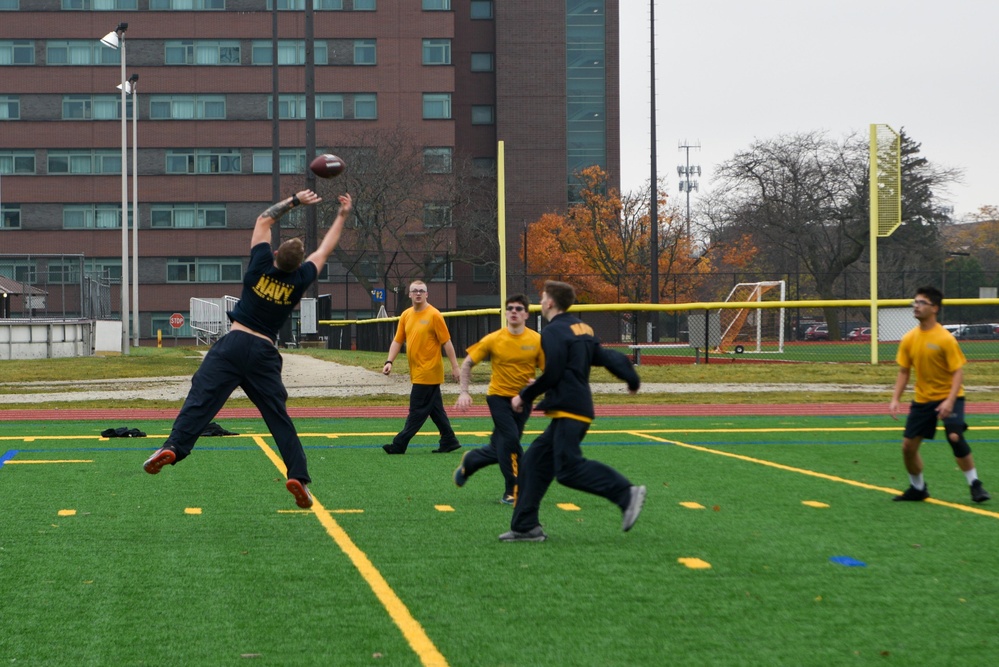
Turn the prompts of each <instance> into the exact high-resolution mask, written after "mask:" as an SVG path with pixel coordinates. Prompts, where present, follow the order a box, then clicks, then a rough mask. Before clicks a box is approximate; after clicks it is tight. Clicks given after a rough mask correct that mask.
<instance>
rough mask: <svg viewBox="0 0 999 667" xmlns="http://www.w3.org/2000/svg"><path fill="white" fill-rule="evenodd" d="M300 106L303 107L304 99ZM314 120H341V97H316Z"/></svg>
mask: <svg viewBox="0 0 999 667" xmlns="http://www.w3.org/2000/svg"><path fill="white" fill-rule="evenodd" d="M302 106H303V108H304V106H305V98H304V97H303V98H302ZM303 118H304V116H303ZM316 119H317V120H343V95H316Z"/></svg>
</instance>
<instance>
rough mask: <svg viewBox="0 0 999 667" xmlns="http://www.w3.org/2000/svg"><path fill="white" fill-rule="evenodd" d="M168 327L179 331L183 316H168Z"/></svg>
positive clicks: (178, 314) (177, 314)
mask: <svg viewBox="0 0 999 667" xmlns="http://www.w3.org/2000/svg"><path fill="white" fill-rule="evenodd" d="M170 326H172V327H173V328H174V329H179V328H181V327H182V326H184V316H183V315H181V314H180V313H174V314H173V315H171V316H170Z"/></svg>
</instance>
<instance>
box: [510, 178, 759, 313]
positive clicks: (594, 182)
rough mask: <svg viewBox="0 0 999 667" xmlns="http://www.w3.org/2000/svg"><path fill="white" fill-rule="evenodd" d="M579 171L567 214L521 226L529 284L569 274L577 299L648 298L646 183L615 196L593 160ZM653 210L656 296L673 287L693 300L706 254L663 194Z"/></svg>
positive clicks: (668, 295)
mask: <svg viewBox="0 0 999 667" xmlns="http://www.w3.org/2000/svg"><path fill="white" fill-rule="evenodd" d="M578 177H579V181H580V189H579V197H580V200H581V202H580V203H579V204H576V205H574V206H572V207H571V208H570V209H569V211H568V213H567V214H566V215H558V214H553V213H549V214H545V215H543V216H541V218H539V219H538V220H537V221H535V222H534V223H532V224H531V225H530V227H529V229H528V233H527V234H528V239H527V261H528V266H529V267H531V273H532V274H535V275H538V276H539V278H538V280H537V285H536V287H537V288H538V289H539V290H540V289H541V287H542V286H543V284H544V280H545V279H546V278H548V277H552V278H556V279H563V280H566V281H568V282H571V283H572V284H573V285H574V286H575V287H576V289H577V293H578V295H579V300H580V302H581V303H619V302H620V303H648V302H649V301H651V299H650V295H651V289H652V283H651V278H650V267H651V265H652V252H651V225H650V212H649V211H650V201H651V199H650V198H651V188H650V187H648V186H646V188H645V190H644V191H642V192H638V193H634V194H629V195H626V196H625V197H623V198H622V197H621V196H620V194H619V193H618V191H617V190H616V189H614V188H609V187H608V186H607V175H606V173H604V171H603V170H601V169H600V168H599V167H590V168H588V169H586V170H584V171H583V172H581V173H580V174H579V175H578ZM659 210H660V213H659V215H658V222H659V227H658V231H659V238H658V241H659V248H658V253H657V254H658V262H659V283H660V295H659V296H660V298H659V301H660V302H661V303H665V302H672V301H673V298H674V295H675V296H676V301H678V302H682V301H690V300H694V299H693V298H694V296H695V295H696V293H697V291H698V288H699V287H700V286H701V285H702V284H703V282H704V278H705V276H706V275H708V274H709V273H710V272H711V267H712V257H711V256H710V253H709V254H701V255H700V256H694V255H695V253H694V252H693V249H694V244H693V243H692V239H690V238H689V237H688V236H687V234H686V230H685V225H684V224H683V223H682V221H681V219H680V216H679V215H678V214H677V211H676V210H675V208H674V209H670V210H667V206H666V199H665V196H663V197H662V198H661V199H660V201H659ZM521 252H522V253H523V249H521ZM521 259H523V255H521ZM739 259H741V258H737V257H730V256H727V257H726V260H728V261H739ZM747 261H748V259H747Z"/></svg>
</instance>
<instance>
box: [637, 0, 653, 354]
mask: <svg viewBox="0 0 999 667" xmlns="http://www.w3.org/2000/svg"><path fill="white" fill-rule="evenodd" d="M649 24H650V26H651V30H650V36H649V40H650V42H651V48H650V53H651V54H652V55H651V58H650V71H651V73H652V75H651V83H650V86H651V100H652V104H651V114H652V123H651V135H652V150H651V153H650V158H651V162H652V173H651V175H650V176H649V185H650V188H649V190H650V193H651V197H650V199H651V201H650V202H649V250H650V252H649V258H650V260H651V264H652V266H651V267H650V268H651V269H652V271H651V273H652V276H651V278H652V291H651V292H650V294H649V303H651V304H657V303H659V174H658V171H657V169H658V167H657V164H656V3H655V0H649ZM650 315H651V316H652V317H651V318H650V322H649V329H650V331H649V342H650V343H658V342H659V311H658V310H654V311H652V312H651V313H650ZM636 324H637V319H636ZM635 342H636V343H637V342H638V331H637V327H636V331H635Z"/></svg>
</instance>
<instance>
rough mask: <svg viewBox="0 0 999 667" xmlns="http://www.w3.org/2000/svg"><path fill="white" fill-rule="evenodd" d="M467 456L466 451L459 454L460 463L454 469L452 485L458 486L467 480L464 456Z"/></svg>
mask: <svg viewBox="0 0 999 667" xmlns="http://www.w3.org/2000/svg"><path fill="white" fill-rule="evenodd" d="M466 456H468V452H465V453H464V454H462V455H461V463H459V464H458V467H457V468H455V469H454V485H455V486H457V487H458V488H461V487H463V486H465V482H467V481H468V475H466V474H465V457H466Z"/></svg>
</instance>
